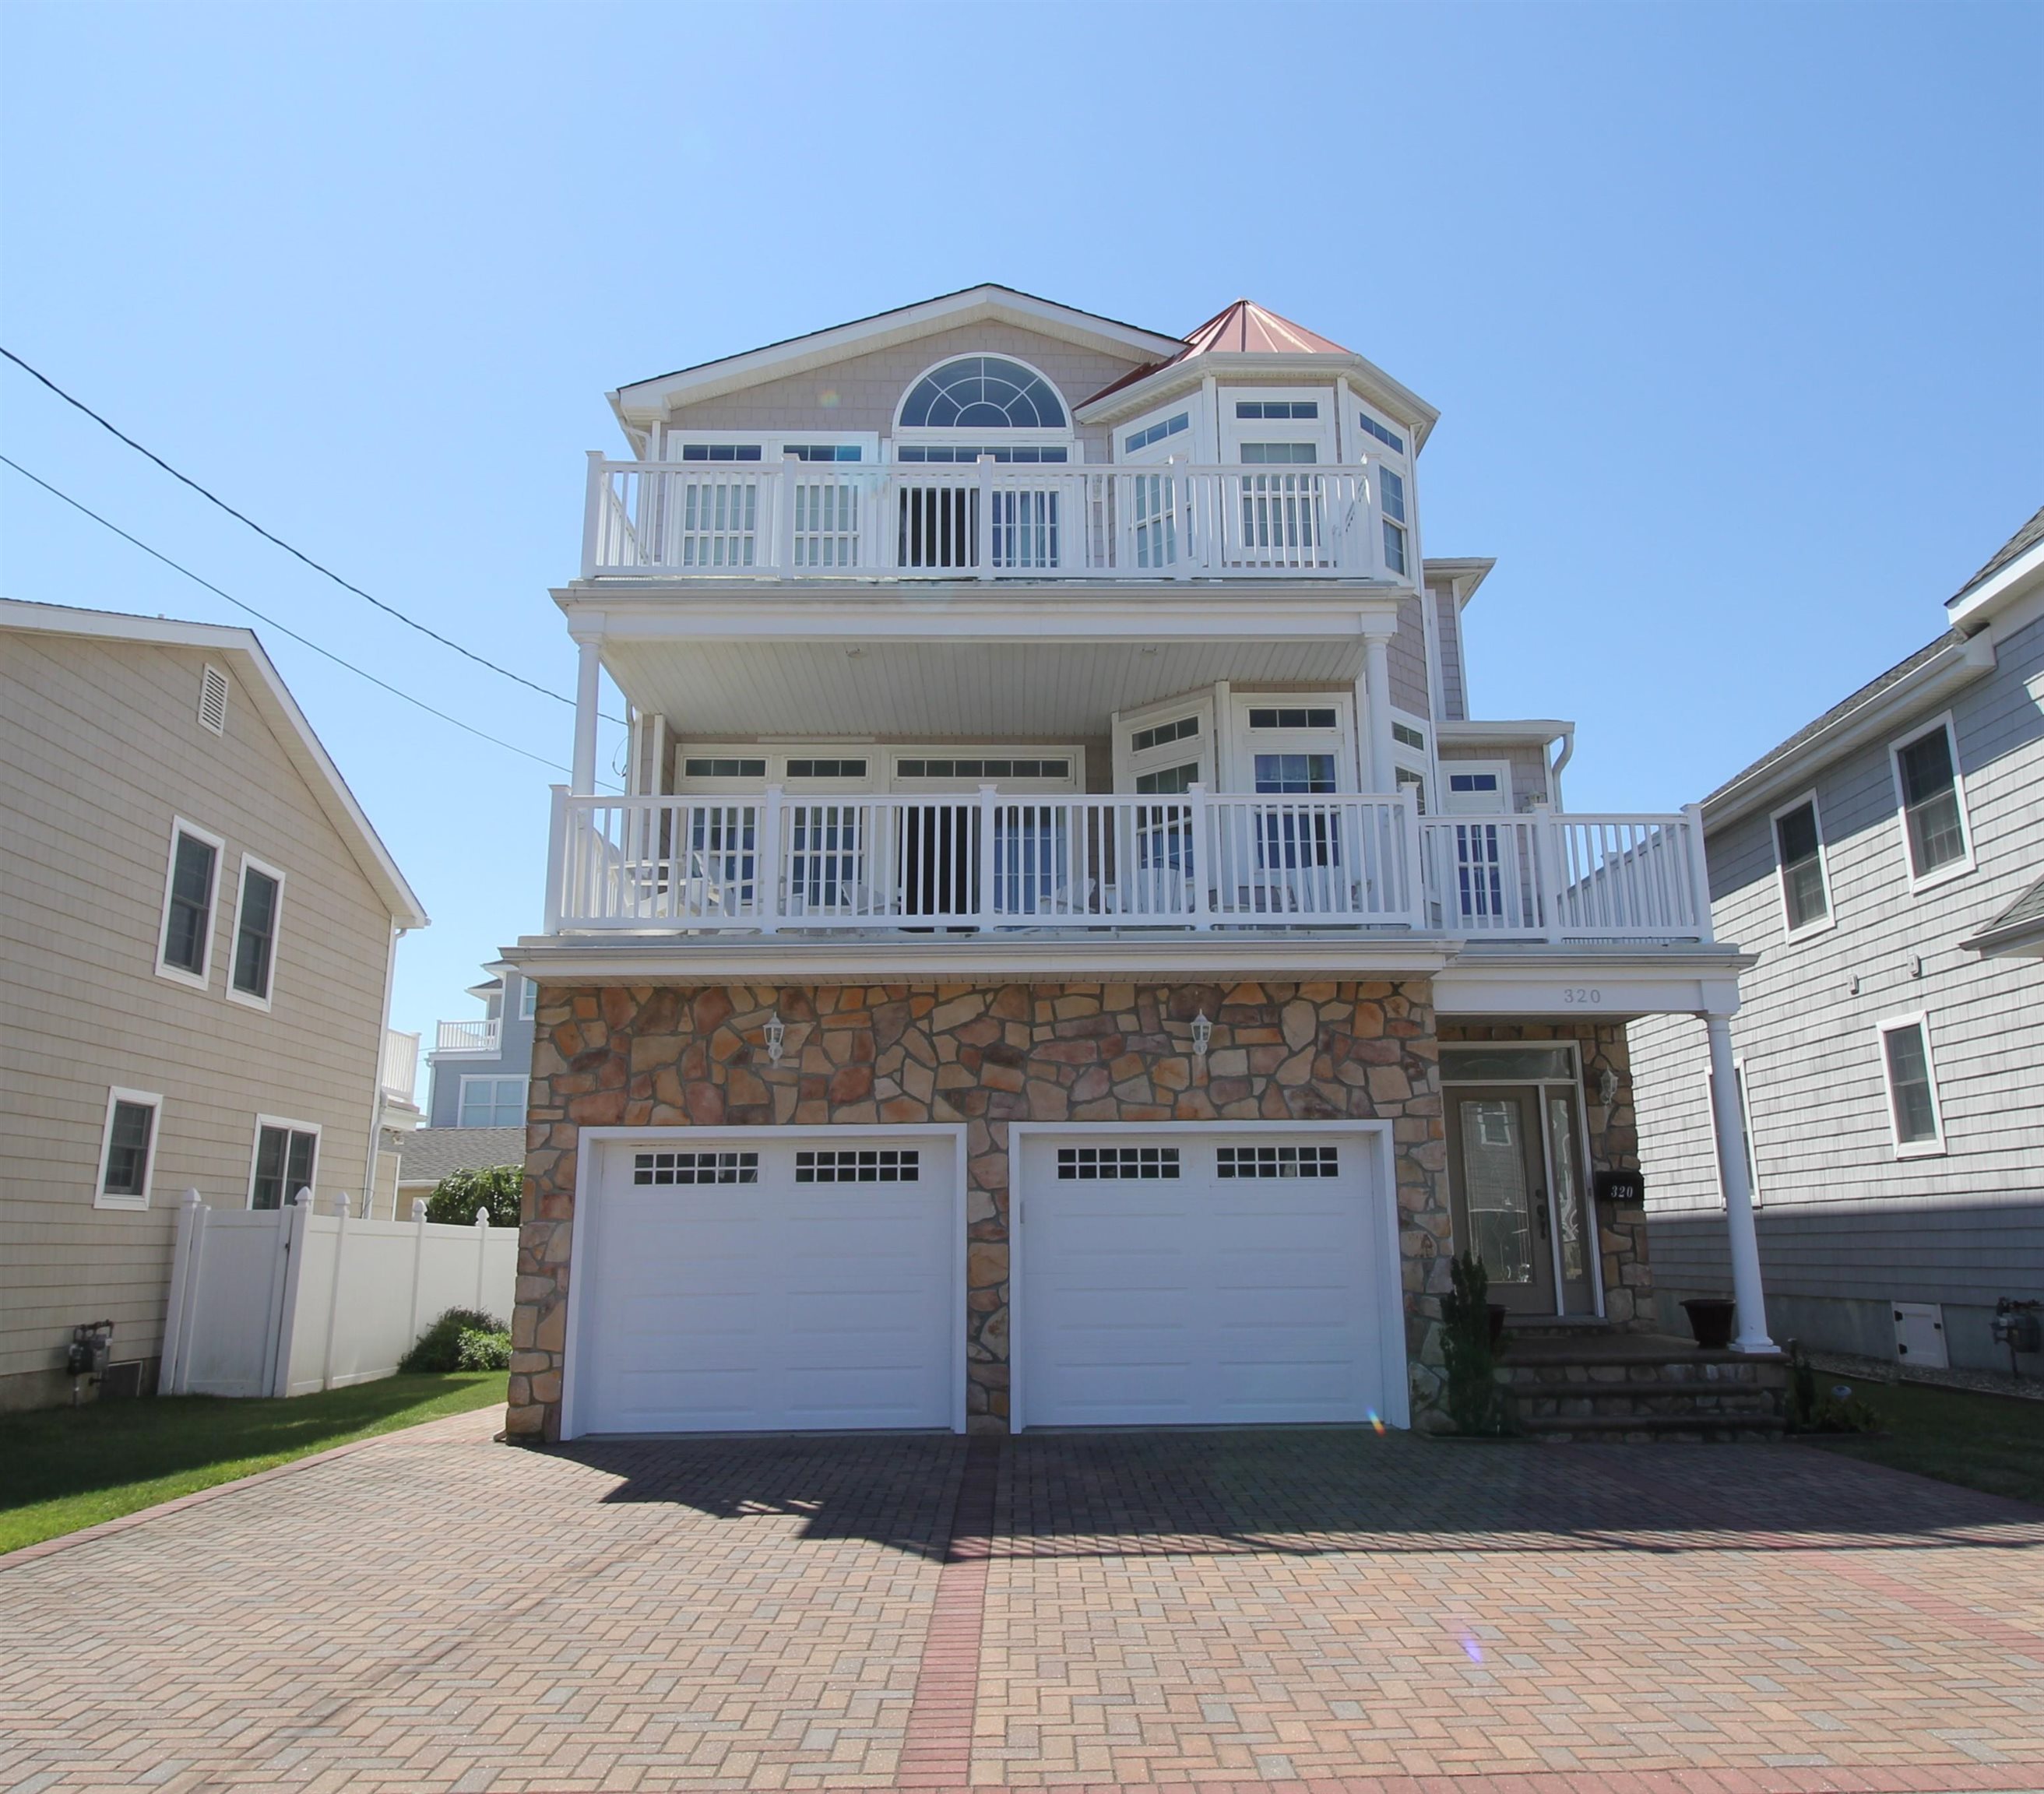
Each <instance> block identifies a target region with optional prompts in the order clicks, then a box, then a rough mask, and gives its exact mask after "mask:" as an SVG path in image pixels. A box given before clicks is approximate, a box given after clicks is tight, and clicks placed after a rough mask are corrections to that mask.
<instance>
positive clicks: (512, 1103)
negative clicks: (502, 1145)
mask: <svg viewBox="0 0 2044 1794" xmlns="http://www.w3.org/2000/svg"><path fill="white" fill-rule="evenodd" d="M524 1123H525V1080H524V1078H463V1080H462V1081H461V1106H460V1108H459V1111H458V1112H457V1114H456V1116H455V1125H456V1126H457V1127H523V1126H524Z"/></svg>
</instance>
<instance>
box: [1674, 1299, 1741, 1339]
mask: <svg viewBox="0 0 2044 1794" xmlns="http://www.w3.org/2000/svg"><path fill="white" fill-rule="evenodd" d="M1682 1312H1684V1313H1685V1314H1686V1315H1688V1316H1689V1331H1691V1332H1692V1333H1693V1334H1695V1335H1696V1348H1697V1350H1700V1351H1706V1352H1721V1351H1724V1350H1727V1349H1728V1348H1729V1347H1730V1346H1731V1328H1732V1323H1733V1321H1735V1320H1736V1319H1737V1318H1738V1316H1739V1304H1737V1303H1736V1302H1735V1301H1733V1300H1732V1299H1731V1297H1729V1296H1692V1297H1690V1298H1689V1300H1687V1301H1686V1302H1685V1303H1684V1304H1682Z"/></svg>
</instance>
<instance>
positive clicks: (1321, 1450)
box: [0, 1415, 2044, 1794]
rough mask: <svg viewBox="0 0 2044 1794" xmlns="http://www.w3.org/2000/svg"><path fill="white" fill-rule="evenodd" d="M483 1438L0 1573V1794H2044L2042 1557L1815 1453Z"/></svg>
mask: <svg viewBox="0 0 2044 1794" xmlns="http://www.w3.org/2000/svg"><path fill="white" fill-rule="evenodd" d="M494 1422H495V1416H492V1415H483V1416H458V1417H456V1418H455V1419H450V1420H447V1421H443V1422H437V1423H434V1424H432V1425H431V1426H428V1427H420V1428H417V1429H416V1430H414V1431H411V1432H408V1433H403V1434H398V1435H393V1436H391V1437H390V1438H388V1439H383V1440H379V1441H377V1442H375V1443H374V1444H373V1445H371V1446H366V1447H364V1448H361V1449H357V1450H348V1451H347V1452H345V1453H344V1454H337V1455H336V1456H333V1457H332V1458H327V1459H325V1460H324V1461H319V1462H311V1463H309V1464H306V1465H303V1466H294V1467H291V1468H290V1469H287V1470H286V1471H284V1472H282V1473H271V1475H270V1476H268V1477H264V1478H262V1479H259V1480H256V1481H253V1482H252V1483H249V1484H247V1485H235V1486H233V1487H232V1488H230V1489H227V1490H225V1491H221V1492H213V1494H211V1495H210V1496H208V1497H205V1498H201V1499H198V1500H191V1501H188V1502H186V1503H183V1504H178V1505H177V1506H176V1507H175V1508H173V1509H171V1510H167V1511H159V1512H156V1514H154V1515H150V1516H148V1517H146V1518H144V1519H142V1520H141V1521H140V1523H125V1524H123V1523H117V1524H116V1526H115V1527H111V1528H107V1529H102V1531H100V1532H99V1533H98V1534H97V1535H86V1536H84V1537H83V1538H81V1539H79V1541H78V1542H73V1543H71V1544H70V1545H68V1546H66V1547H65V1548H63V1549H60V1550H43V1551H41V1552H40V1553H39V1554H35V1555H33V1556H22V1557H17V1558H11V1559H0V1788H5V1789H7V1790H10V1791H22V1794H25V1791H35V1794H40V1791H42V1790H44V1789H59V1788H61V1789H77V1790H84V1789H113V1788H152V1789H159V1790H168V1791H171V1794H178V1791H182V1790H198V1789H214V1788H319V1789H325V1788H348V1789H351V1790H355V1789H360V1790H382V1789H413V1788H432V1789H449V1790H483V1789H493V1790H494V1789H502V1790H535V1791H536V1790H567V1789H583V1788H591V1789H594V1788H632V1789H638V1788H644V1789H665V1788H805V1789H809V1788H839V1787H842V1788H851V1787H868V1788H871V1787H880V1788H893V1787H914V1788H943V1787H954V1786H955V1787H963V1786H966V1785H970V1786H973V1787H975V1788H998V1787H1004V1786H1008V1787H1031V1788H1034V1787H1041V1786H1045V1785H1052V1786H1058V1787H1062V1788H1075V1787H1081V1786H1091V1787H1101V1788H1106V1787H1112V1788H1122V1787H1156V1786H1164V1785H1178V1786H1184V1785H1186V1784H1197V1785H1198V1786H1199V1787H1200V1788H1202V1789H1204V1790H1207V1791H1208V1794H1212V1791H1213V1790H1216V1789H1222V1788H1232V1787H1249V1786H1254V1787H1257V1788H1267V1787H1270V1786H1273V1785H1277V1786H1289V1787H1293V1788H1304V1787H1312V1788H1324V1789H1327V1790H1333V1789H1336V1788H1370V1789H1373V1790H1378V1789H1381V1790H1386V1791H1391V1790H1399V1791H1409V1794H1417V1791H1418V1790H1419V1789H1420V1788H1421V1787H1423V1786H1424V1787H1428V1788H1443V1787H1450V1788H1454V1789H1455V1790H1458V1794H1494V1791H1501V1790H1504V1789H1512V1790H1516V1791H1518V1794H1546V1791H1550V1790H1551V1791H1554V1794H1559V1791H1560V1790H1562V1789H1564V1788H1581V1787H1583V1786H1585V1785H1586V1784H1594V1785H1596V1786H1597V1787H1599V1788H1615V1789H1631V1790H1640V1789H1646V1788H1670V1789H1673V1788H1680V1789H1683V1790H1686V1791H1690V1794H1696V1791H1700V1790H1708V1789H1715V1790H1726V1791H1730V1790H1749V1791H1750V1790H1755V1789H1763V1788H1778V1789H1782V1790H1801V1789H1808V1790H1817V1789H1855V1788H1867V1789H1872V1788H1909V1789H1934V1788H1936V1789H1942V1788H2038V1787H2044V1512H2039V1511H2038V1510H2035V1509H2032V1508H2024V1507H2020V1506H2019V1505H2017V1504H2012V1503H2009V1502H2005V1501H2000V1500H1994V1499H1992V1498H1990V1497H1988V1496H1977V1495H1973V1494H1970V1493H1969V1492H1965V1491H1964V1490H1961V1489H1950V1488H1946V1487H1945V1486H1943V1485H1938V1484H1934V1483H1929V1482H1925V1481H1919V1480H1917V1479H1915V1478H1912V1477H1905V1476H1902V1475H1900V1474H1898V1473H1892V1472H1888V1471H1883V1470H1879V1469H1870V1468H1869V1467H1867V1466H1862V1465H1859V1464H1856V1463H1854V1462H1850V1461H1847V1460H1844V1459H1841V1458H1833V1457H1831V1456H1828V1455H1827V1454H1823V1453H1822V1452H1819V1451H1816V1450H1809V1449H1807V1448H1803V1447H1798V1446H1658V1447H1631V1448H1627V1447H1623V1446H1609V1447H1586V1446H1528V1445H1517V1444H1512V1445H1486V1444H1439V1443H1430V1442H1426V1441H1423V1440H1420V1439H1414V1438H1411V1437H1408V1436H1403V1435H1389V1436H1385V1437H1378V1436H1377V1435H1374V1434H1371V1433H1367V1432H1366V1433H1361V1434H1354V1433H1347V1432H1333V1431H1326V1432H1322V1431H1310V1432H1264V1433H1254V1434H1249V1433H1233V1434H1228V1433H1220V1434H1157V1435H1107V1436H1101V1435H1077V1436H1065V1437H1058V1436H1047V1437H1038V1436H1034V1435H1032V1436H1029V1437H1026V1438H1024V1439H1020V1440H1013V1441H1003V1442H998V1443H997V1442H991V1441H987V1442H980V1441H975V1442H972V1443H971V1444H970V1445H968V1443H967V1442H965V1441H963V1440H959V1439H939V1438H913V1439H901V1438H894V1439H874V1438H870V1437H869V1438H859V1439H822V1438H812V1439H767V1440H755V1441H731V1440H701V1441H696V1442H629V1443H615V1444H608V1445H594V1446H591V1445H582V1446H574V1447H570V1448H567V1449H565V1450H561V1451H559V1452H555V1453H550V1454H543V1453H535V1452H526V1451H521V1450H514V1449H512V1448H509V1447H507V1446H501V1445H498V1444H494V1443H493V1442H491V1440H490V1437H489V1434H490V1428H491V1427H492V1426H493V1425H494ZM1434 1778H1447V1779H1446V1780H1438V1779H1434Z"/></svg>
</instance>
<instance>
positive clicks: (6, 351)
mask: <svg viewBox="0 0 2044 1794" xmlns="http://www.w3.org/2000/svg"><path fill="white" fill-rule="evenodd" d="M0 355H5V356H6V358H7V359H8V360H10V361H11V362H12V363H13V364H14V365H15V366H16V367H18V368H20V369H21V371H22V372H23V373H24V374H27V375H31V376H32V377H33V378H36V379H37V380H40V382H42V383H43V384H44V386H47V387H48V388H49V390H51V391H52V392H53V393H55V394H56V395H57V397H58V398H60V399H62V400H63V401H64V403H65V404H66V405H71V407H73V408H74V409H76V410H79V411H82V412H83V413H85V414H86V417H90V419H91V420H92V421H93V422H94V423H95V424H98V426H99V427H100V428H102V430H105V431H106V432H108V433H109V435H111V436H117V437H118V438H119V439H120V440H121V441H123V442H125V444H127V445H128V446H129V448H132V449H133V450H134V451H135V452H136V454H137V455H143V456H144V457H146V458H147V459H149V460H152V461H153V462H155V463H156V465H157V466H158V467H161V468H162V469H163V471H164V472H165V473H167V474H169V475H170V476H171V478H172V479H174V480H179V481H182V482H183V483H184V484H185V485H186V486H190V488H191V489H192V490H193V491H194V492H196V493H197V494H198V495H199V497H202V498H203V499H205V500H206V501H207V502H208V503H209V504H213V505H218V506H219V507H220V509H221V510H223V511H225V512H226V513H227V514H228V515H229V517H232V518H233V519H234V520H235V521H236V522H237V523H244V524H247V525H248V527H249V528H251V529H252V530H254V531H255V533H256V534H257V535H258V536H261V537H262V538H263V540H264V541H266V542H271V543H275V544H276V546H277V547H279V548H282V550H283V551H284V552H285V553H286V554H287V555H291V556H293V557H294V559H298V560H301V561H303V562H304V563H305V565H306V566H307V567H310V568H311V569H312V570H313V572H315V573H317V574H321V575H323V576H324V577H325V578H328V579H331V580H332V582H334V584H335V585H336V586H340V588H341V590H343V591H345V592H352V593H353V594H355V597H358V598H363V599H366V600H367V601H368V602H369V603H371V604H372V605H375V607H376V608H377V609H378V610H380V611H382V612H383V613H385V614H386V616H390V617H396V618H397V620H398V621H399V622H400V623H402V624H405V626H406V627H407V628H413V629H416V630H417V631H418V632H419V633H420V634H421V635H422V636H430V637H431V638H432V640H435V641H436V642H438V643H440V646H441V647H448V648H452V649H453V650H454V651H455V653H456V654H459V655H466V656H467V658H468V659H471V660H473V661H474V663H476V664H477V665H478V667H488V668H489V669H490V671H491V672H493V673H499V674H502V675H503V676H504V677H505V678H507V679H512V680H515V681H516V682H517V683H518V684H520V685H521V686H524V687H525V688H526V689H527V690H530V691H536V692H537V693H539V694H540V696H541V697H551V699H552V700H553V701H555V703H556V704H565V705H567V706H568V707H569V708H570V709H574V699H573V698H571V697H564V696H563V694H562V693H559V692H557V691H554V690H551V689H550V688H548V686H543V685H540V684H539V683H538V682H536V681H535V680H532V679H528V678H526V677H525V675H524V674H522V673H514V672H513V671H512V670H511V669H510V668H509V667H500V666H498V664H497V663H496V662H495V661H494V660H490V659H485V658H484V657H483V656H482V655H479V654H478V653H477V652H476V651H474V649H473V648H468V647H463V646H462V645H461V643H459V642H458V641H455V640H453V638H452V637H451V636H443V635H442V634H441V633H440V632H439V631H438V630H437V629H433V628H428V627H427V625H426V624H423V623H421V622H420V621H418V620H417V618H415V617H407V616H406V615H405V613H404V612H402V611H401V610H400V609H398V607H397V606H396V605H388V604H386V603H385V602H384V601H382V599H381V598H379V597H375V595H374V594H371V593H368V592H365V591H363V589H362V588H361V587H360V586H357V585H355V584H354V583H353V582H352V581H350V580H346V579H344V578H341V576H340V574H337V573H336V572H335V571H334V570H333V569H332V567H322V566H321V564H320V563H318V562H317V561H316V560H314V559H313V558H312V556H311V555H308V554H306V553H305V552H304V551H303V550H302V549H298V548H294V547H292V546H291V544H290V543H288V542H286V540H284V539H283V537H282V536H275V535H272V534H271V532H270V531H268V530H267V529H265V528H263V526H262V524H259V523H258V522H256V521H255V519H254V518H253V517H248V516H245V515H244V513H241V512H240V511H237V510H236V509H235V508H234V507H233V506H232V505H230V504H229V503H228V501H226V500H225V498H222V497H220V496H219V494H217V493H213V492H209V491H208V490H206V488H205V487H204V486H201V485H200V484H199V483H198V481H197V480H195V479H194V478H192V477H191V475H190V474H182V473H179V471H178V470H177V469H176V468H175V467H172V466H171V464H170V463H169V462H167V461H166V460H165V459H163V456H162V455H159V454H157V453H156V451H154V450H153V449H148V448H144V447H143V446H142V444H140V443H139V442H137V441H136V440H135V439H134V438H133V436H129V434H128V433H127V432H126V431H125V430H122V429H121V428H117V426H116V425H114V424H110V423H109V422H108V421H106V419H105V418H104V417H101V416H100V415H99V413H98V412H96V411H94V409H92V407H91V406H90V405H87V404H86V402H85V401H84V400H83V399H81V398H73V397H72V396H71V394H69V393H67V392H66V391H65V390H63V387H61V386H59V385H58V384H57V383H56V381H54V380H52V378H50V377H49V375H47V374H45V373H44V372H43V371H42V370H41V369H40V368H38V367H30V366H29V363H27V362H25V361H24V360H22V359H21V357H20V356H19V355H17V354H15V353H14V352H13V350H12V349H10V348H6V347H5V346H4V345H0ZM8 465H9V466H10V467H13V463H12V462H11V461H10V463H8ZM15 471H17V472H21V471H23V470H21V469H20V468H17V469H16V470H15ZM29 478H31V479H34V478H35V475H34V474H29ZM38 483H40V482H38ZM51 490H52V491H54V490H56V489H55V488H54V487H52V489H51ZM57 496H58V497H60V498H61V497H63V494H62V493H58V494H57ZM79 509H84V507H83V506H82V505H81V506H80V507H79ZM86 514H87V515H88V516H90V513H89V512H88V513H86ZM101 521H102V522H103V521H105V520H104V519H103V518H102V520H101ZM107 527H108V528H112V527H113V525H111V524H108V525H107ZM129 540H131V541H132V540H133V537H132V536H131V537H130V538H129ZM150 552H151V553H152V554H154V553H155V552H156V551H155V550H154V549H151V550H150ZM159 558H160V557H159ZM172 564H173V565H175V563H172ZM178 570H179V572H180V573H182V572H183V571H184V569H183V567H179V569H178ZM193 578H198V575H197V574H194V575H193ZM201 583H203V582H201ZM221 596H222V597H225V596H226V594H225V593H222V594H221ZM247 608H248V607H247V606H246V605H244V606H243V609H247ZM271 628H278V629H282V628H283V625H282V624H281V623H278V624H271ZM284 632H285V634H286V635H290V631H289V630H288V629H286V630H285V631H284ZM292 640H294V641H299V640H304V638H303V637H302V636H293V637H292ZM321 653H325V649H321ZM344 664H345V663H344ZM363 677H365V678H367V677H368V675H367V674H364V675H363ZM435 714H436V715H437V714H438V713H437V712H436V713H435ZM604 720H605V721H606V722H612V723H621V722H622V721H623V720H624V719H623V718H621V717H618V716H606V717H605V719H604ZM463 726H464V727H466V726H467V725H466V724H464V725H463ZM489 739H495V738H494V736H493V737H490V738H489ZM517 751H520V752H522V751H523V750H522V749H520V750H517ZM547 764H548V765H551V764H552V763H551V761H549V762H547Z"/></svg>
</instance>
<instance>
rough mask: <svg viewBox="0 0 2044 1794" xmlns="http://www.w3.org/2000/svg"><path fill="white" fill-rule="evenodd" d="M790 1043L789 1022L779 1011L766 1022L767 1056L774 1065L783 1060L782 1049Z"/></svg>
mask: <svg viewBox="0 0 2044 1794" xmlns="http://www.w3.org/2000/svg"><path fill="white" fill-rule="evenodd" d="M787 1043H788V1024H786V1022H784V1021H782V1020H781V1018H780V1016H779V1015H778V1013H777V1014H775V1015H774V1017H773V1018H772V1019H771V1020H770V1021H769V1022H768V1023H767V1058H768V1060H769V1061H770V1062H772V1063H773V1064H774V1065H778V1064H779V1063H780V1062H781V1051H782V1048H783V1047H786V1045H787Z"/></svg>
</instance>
